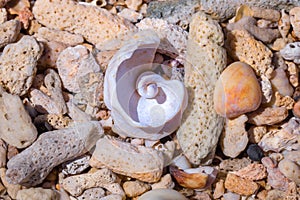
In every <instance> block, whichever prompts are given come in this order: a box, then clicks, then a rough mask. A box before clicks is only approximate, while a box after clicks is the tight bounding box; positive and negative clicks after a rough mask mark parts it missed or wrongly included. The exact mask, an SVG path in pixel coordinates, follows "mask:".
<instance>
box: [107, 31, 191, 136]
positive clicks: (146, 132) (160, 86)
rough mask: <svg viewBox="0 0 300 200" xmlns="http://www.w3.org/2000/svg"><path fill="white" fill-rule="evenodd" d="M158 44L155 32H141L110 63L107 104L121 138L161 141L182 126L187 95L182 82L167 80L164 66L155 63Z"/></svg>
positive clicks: (114, 128) (115, 128) (158, 40)
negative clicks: (164, 75)
mask: <svg viewBox="0 0 300 200" xmlns="http://www.w3.org/2000/svg"><path fill="white" fill-rule="evenodd" d="M159 44H160V39H159V37H158V36H157V35H156V33H155V32H153V31H150V30H146V31H140V32H138V33H137V34H135V35H134V36H133V37H132V39H130V40H129V41H128V42H127V44H125V45H124V46H123V47H122V48H121V49H120V50H119V51H118V52H117V53H116V54H115V55H114V56H113V58H112V59H111V61H110V63H109V64H108V68H107V70H106V76H105V80H104V102H105V104H106V106H107V107H108V108H109V109H110V110H111V116H112V118H113V120H114V127H113V130H114V131H115V132H116V133H118V134H119V135H120V136H122V137H133V138H145V139H149V140H158V139H160V138H162V137H165V136H167V135H169V134H171V133H172V132H174V131H175V130H176V129H177V128H178V126H179V125H180V122H181V116H182V113H183V111H184V109H185V108H186V106H187V92H186V89H185V87H184V84H183V83H182V82H181V81H178V80H167V79H165V78H164V77H163V74H162V73H163V70H162V67H161V65H160V64H155V63H153V60H154V57H155V53H156V51H157V48H158V46H159ZM159 73H161V74H159Z"/></svg>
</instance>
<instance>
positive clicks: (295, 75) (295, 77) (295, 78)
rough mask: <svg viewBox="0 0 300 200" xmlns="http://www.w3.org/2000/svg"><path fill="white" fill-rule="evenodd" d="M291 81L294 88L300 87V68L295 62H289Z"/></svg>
mask: <svg viewBox="0 0 300 200" xmlns="http://www.w3.org/2000/svg"><path fill="white" fill-rule="evenodd" d="M287 66H288V69H287V70H288V72H289V81H290V83H291V85H292V86H293V87H298V85H299V68H298V67H297V65H296V64H295V63H293V62H287Z"/></svg>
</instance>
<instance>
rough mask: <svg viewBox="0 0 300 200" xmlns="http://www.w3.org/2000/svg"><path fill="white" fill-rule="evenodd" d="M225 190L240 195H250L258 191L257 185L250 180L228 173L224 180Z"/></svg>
mask: <svg viewBox="0 0 300 200" xmlns="http://www.w3.org/2000/svg"><path fill="white" fill-rule="evenodd" d="M225 188H226V189H227V190H229V191H231V192H234V193H237V194H240V195H251V194H253V193H254V192H255V191H256V190H257V189H258V185H257V183H255V182H253V181H251V180H248V179H245V178H242V177H239V176H237V175H235V174H233V173H228V174H227V176H226V179H225Z"/></svg>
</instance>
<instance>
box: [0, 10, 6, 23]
mask: <svg viewBox="0 0 300 200" xmlns="http://www.w3.org/2000/svg"><path fill="white" fill-rule="evenodd" d="M6 21H7V11H6V9H5V8H0V24H2V23H4V22H6Z"/></svg>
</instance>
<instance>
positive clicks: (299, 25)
mask: <svg viewBox="0 0 300 200" xmlns="http://www.w3.org/2000/svg"><path fill="white" fill-rule="evenodd" d="M289 14H290V21H291V25H292V27H293V33H294V34H295V36H296V37H297V38H298V39H299V38H300V7H294V8H292V9H291V10H290V13H289Z"/></svg>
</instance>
